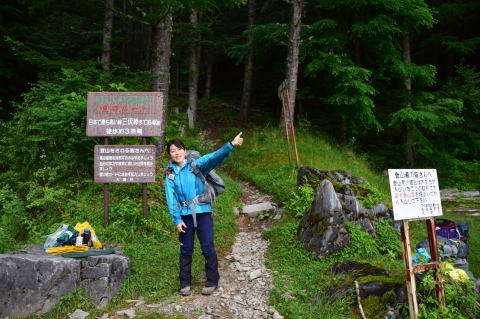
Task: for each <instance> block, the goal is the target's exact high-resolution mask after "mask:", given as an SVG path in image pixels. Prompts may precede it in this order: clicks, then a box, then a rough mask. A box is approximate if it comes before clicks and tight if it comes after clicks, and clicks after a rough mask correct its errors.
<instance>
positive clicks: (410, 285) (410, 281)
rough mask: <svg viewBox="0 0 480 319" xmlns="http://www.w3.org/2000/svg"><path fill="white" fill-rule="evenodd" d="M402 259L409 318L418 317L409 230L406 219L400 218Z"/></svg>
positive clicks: (415, 318) (414, 318)
mask: <svg viewBox="0 0 480 319" xmlns="http://www.w3.org/2000/svg"><path fill="white" fill-rule="evenodd" d="M401 233H402V245H403V257H404V258H403V261H404V264H405V277H406V282H407V296H408V308H409V310H410V319H417V318H418V302H417V286H416V283H415V271H414V267H413V260H412V245H411V243H410V230H409V228H408V220H402V226H401Z"/></svg>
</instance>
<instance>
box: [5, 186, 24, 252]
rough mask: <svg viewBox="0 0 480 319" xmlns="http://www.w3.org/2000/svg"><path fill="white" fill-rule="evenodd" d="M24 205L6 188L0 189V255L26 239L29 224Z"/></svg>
mask: <svg viewBox="0 0 480 319" xmlns="http://www.w3.org/2000/svg"><path fill="white" fill-rule="evenodd" d="M27 219H28V216H27V213H26V210H25V204H24V203H23V202H22V201H21V200H20V199H19V198H18V196H17V194H16V193H15V192H14V191H12V190H11V189H10V188H8V186H4V187H3V188H0V254H2V253H4V252H6V251H8V250H11V249H12V248H14V247H15V246H14V245H15V243H17V242H18V241H21V240H25V239H26V238H27V237H28V231H29V230H30V229H29V223H28V222H27Z"/></svg>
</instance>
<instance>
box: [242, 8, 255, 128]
mask: <svg viewBox="0 0 480 319" xmlns="http://www.w3.org/2000/svg"><path fill="white" fill-rule="evenodd" d="M255 7H256V0H250V1H249V2H248V26H247V27H248V28H251V27H253V25H254V24H255ZM252 42H253V33H252V32H249V33H248V35H247V45H248V46H249V47H250V46H251V45H252ZM252 77H253V50H252V49H251V48H250V49H249V52H248V55H247V60H246V61H245V71H244V75H243V91H242V102H241V106H242V110H241V117H242V120H243V121H245V120H247V118H248V109H249V108H250V97H251V95H252Z"/></svg>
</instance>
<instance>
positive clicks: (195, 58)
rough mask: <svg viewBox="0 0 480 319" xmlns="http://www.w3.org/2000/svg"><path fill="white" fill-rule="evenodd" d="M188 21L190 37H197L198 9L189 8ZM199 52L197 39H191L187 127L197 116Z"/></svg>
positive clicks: (190, 126)
mask: <svg viewBox="0 0 480 319" xmlns="http://www.w3.org/2000/svg"><path fill="white" fill-rule="evenodd" d="M190 23H191V24H192V28H193V29H194V31H193V34H192V37H193V38H194V39H197V37H198V35H197V30H196V29H197V27H198V10H197V9H191V11H190ZM199 60H200V52H199V45H198V43H197V41H195V40H193V41H192V42H191V44H190V72H189V76H188V112H187V113H188V127H189V128H190V129H194V128H195V121H196V118H197V101H198V73H199V72H198V71H199V66H200V61H199Z"/></svg>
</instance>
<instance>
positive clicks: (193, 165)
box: [190, 159, 207, 184]
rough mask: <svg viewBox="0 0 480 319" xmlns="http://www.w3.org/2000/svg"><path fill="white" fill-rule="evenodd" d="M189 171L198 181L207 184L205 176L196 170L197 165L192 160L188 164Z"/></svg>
mask: <svg viewBox="0 0 480 319" xmlns="http://www.w3.org/2000/svg"><path fill="white" fill-rule="evenodd" d="M190 167H191V168H190V171H191V172H192V173H193V174H195V175H196V176H197V177H198V178H200V180H201V181H202V183H203V184H206V183H207V180H206V179H205V176H203V174H202V172H200V170H199V169H198V166H197V163H195V160H194V159H192V161H191V162H190Z"/></svg>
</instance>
